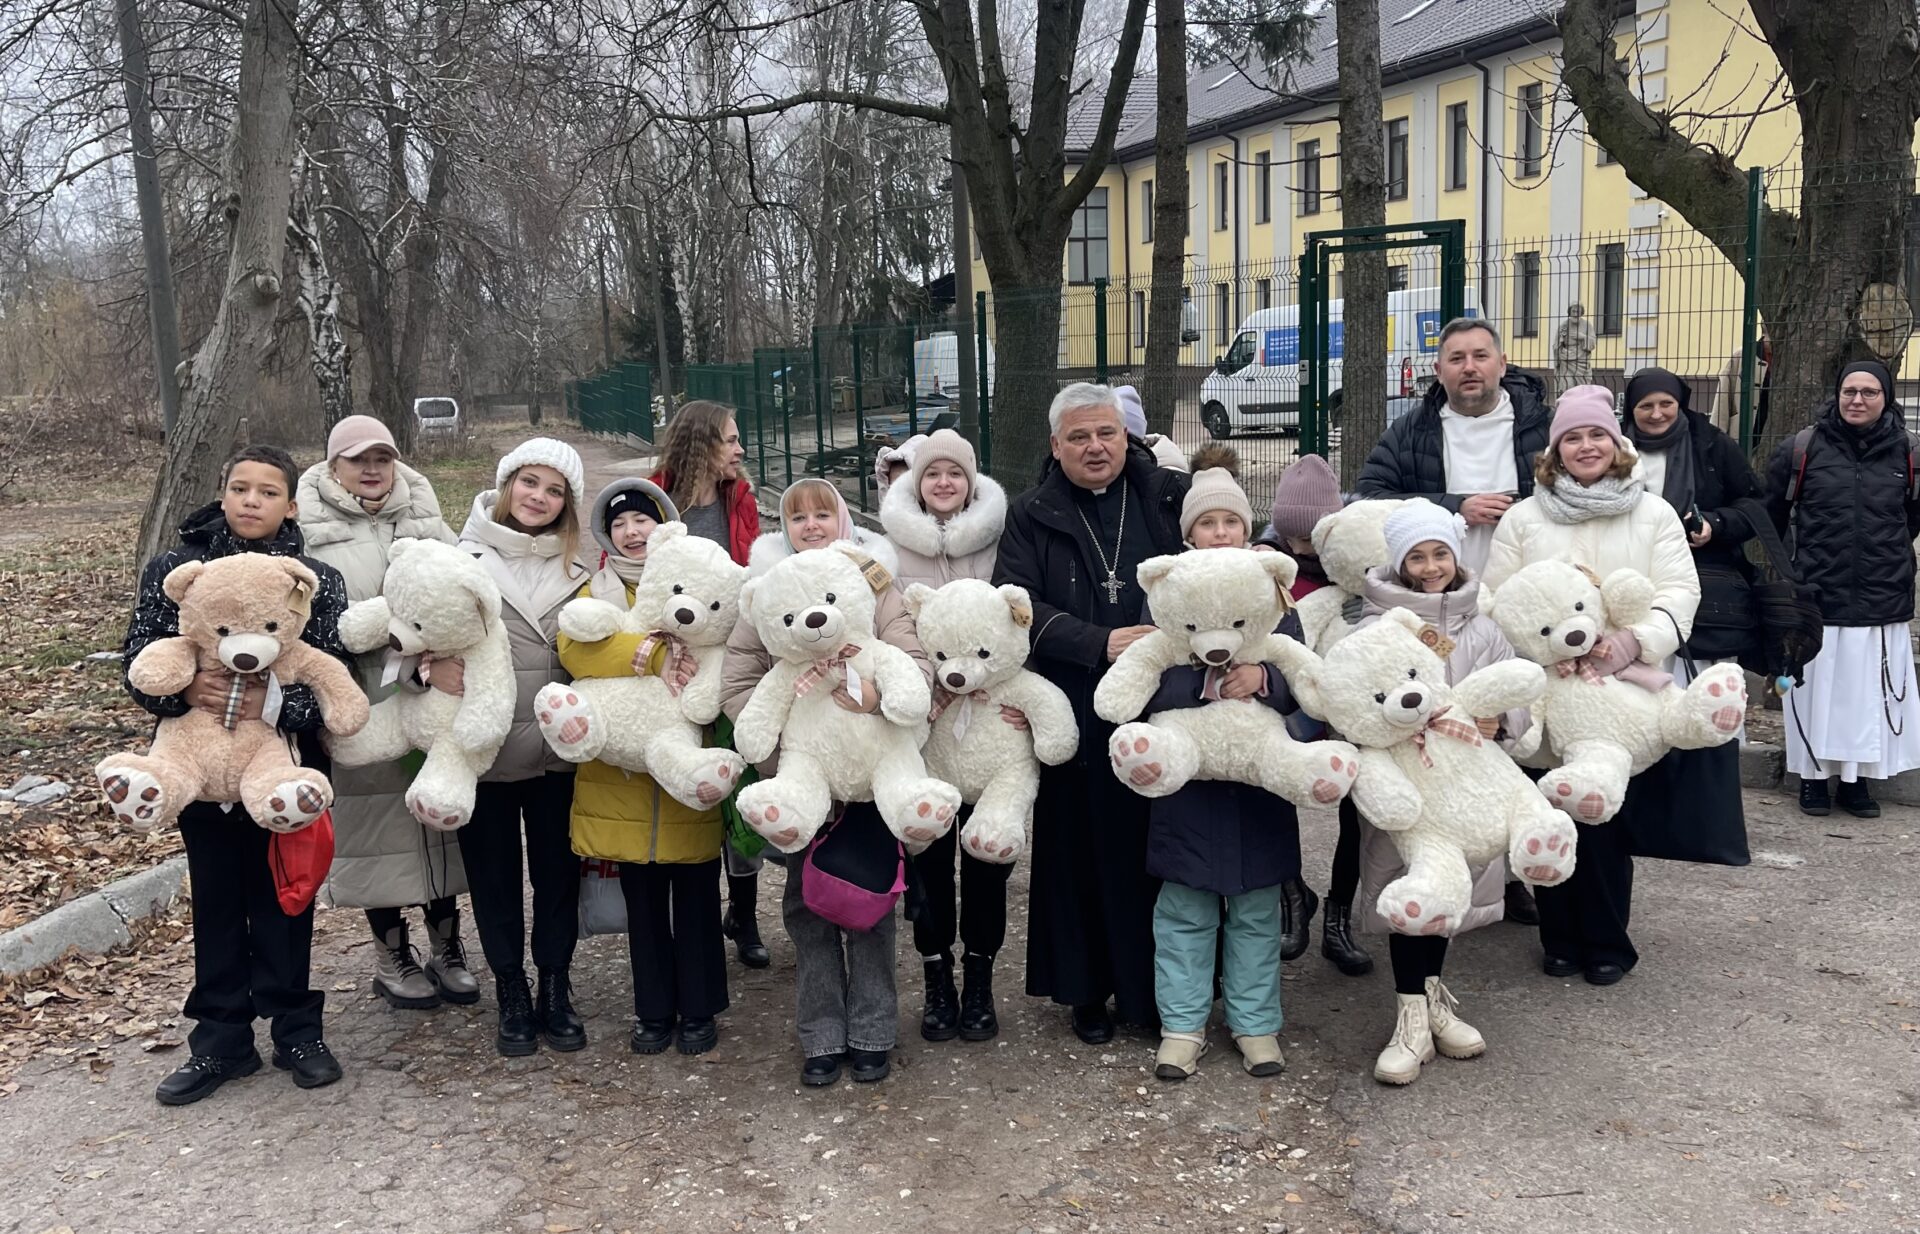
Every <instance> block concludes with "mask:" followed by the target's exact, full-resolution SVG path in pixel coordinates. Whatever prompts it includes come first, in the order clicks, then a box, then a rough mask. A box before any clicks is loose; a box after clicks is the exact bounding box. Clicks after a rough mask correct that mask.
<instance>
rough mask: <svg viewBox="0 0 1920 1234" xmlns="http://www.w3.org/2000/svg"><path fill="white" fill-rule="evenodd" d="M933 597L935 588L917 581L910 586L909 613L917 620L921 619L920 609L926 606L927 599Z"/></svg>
mask: <svg viewBox="0 0 1920 1234" xmlns="http://www.w3.org/2000/svg"><path fill="white" fill-rule="evenodd" d="M931 599H933V588H931V587H929V586H927V585H926V584H925V583H915V584H913V585H912V586H911V587H908V588H907V594H906V601H907V615H908V616H910V617H912V618H913V619H914V620H915V621H918V620H920V610H921V609H923V608H925V607H926V606H927V601H928V600H931Z"/></svg>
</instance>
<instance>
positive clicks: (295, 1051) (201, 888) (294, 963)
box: [123, 446, 348, 1105]
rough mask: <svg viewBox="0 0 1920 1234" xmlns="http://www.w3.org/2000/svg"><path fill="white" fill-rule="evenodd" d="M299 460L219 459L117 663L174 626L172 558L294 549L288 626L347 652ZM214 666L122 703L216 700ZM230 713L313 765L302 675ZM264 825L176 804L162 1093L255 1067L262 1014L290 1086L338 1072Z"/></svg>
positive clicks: (252, 453)
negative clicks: (308, 530)
mask: <svg viewBox="0 0 1920 1234" xmlns="http://www.w3.org/2000/svg"><path fill="white" fill-rule="evenodd" d="M299 474H300V473H299V471H298V469H297V468H296V467H295V465H294V461H293V459H292V457H291V456H289V455H288V454H287V452H286V451H284V450H281V449H278V448H277V447H273V446H250V447H248V448H246V449H243V450H241V451H239V452H238V453H236V454H235V455H234V456H233V457H232V458H230V459H228V460H227V463H226V466H225V467H223V468H222V469H221V493H220V500H219V501H217V502H213V503H212V504H209V505H207V506H203V507H202V508H200V509H198V510H195V511H194V512H193V513H192V514H190V515H188V516H187V518H186V520H185V521H184V522H183V523H181V525H180V543H179V544H178V545H177V546H176V547H174V548H171V549H168V550H167V551H166V552H164V553H162V554H160V555H159V556H158V557H155V558H154V559H153V560H152V561H150V562H148V563H147V565H146V568H145V569H144V570H142V571H141V574H140V593H139V597H138V599H137V600H136V601H135V605H134V610H133V620H132V621H131V622H130V623H129V624H128V626H127V637H126V642H125V644H124V647H123V651H124V655H125V663H126V664H128V665H131V664H132V663H133V658H134V657H135V656H137V655H139V654H140V650H141V649H142V648H143V647H145V646H146V645H147V644H149V643H151V642H153V641H155V640H156V639H162V638H171V637H173V636H174V635H176V634H178V633H179V632H180V610H179V608H178V607H177V606H176V605H175V604H174V602H173V601H172V600H171V599H169V598H168V597H167V594H166V592H165V590H163V588H162V586H161V584H162V583H163V582H164V581H165V579H166V577H167V574H168V572H169V571H171V570H172V569H173V568H174V567H175V566H178V565H181V564H182V563H184V562H188V561H211V560H214V559H216V558H220V557H230V556H232V555H233V554H235V553H270V554H273V555H274V556H281V557H299V558H300V560H301V562H303V563H304V564H305V565H306V566H307V567H308V568H309V569H311V570H312V571H313V572H314V574H315V576H316V577H318V579H319V580H320V586H319V588H318V590H316V591H315V593H314V596H313V609H312V615H311V616H310V617H309V618H308V620H307V627H306V630H305V632H304V633H303V634H302V635H301V639H302V640H303V641H304V642H306V643H309V644H311V645H312V646H314V647H317V648H319V649H320V650H321V651H324V652H327V653H328V654H330V655H334V656H337V657H339V659H340V660H341V661H342V662H343V663H346V662H348V656H347V650H346V648H345V647H344V646H342V645H341V642H340V630H339V623H340V614H341V613H342V612H343V611H344V610H345V609H346V606H347V589H346V584H345V582H344V581H342V579H341V577H340V573H339V571H337V570H335V569H333V568H332V567H331V566H327V565H322V564H321V563H320V562H317V561H314V560H313V559H311V558H309V557H304V556H301V549H302V548H303V547H304V543H303V541H302V539H301V536H300V524H299V523H297V522H296V521H294V520H295V515H296V513H297V511H296V509H295V506H294V500H293V494H294V486H295V485H296V484H297V483H298V480H299ZM229 684H230V682H229V678H228V675H227V674H226V673H224V672H219V671H204V670H203V671H202V672H201V673H199V674H198V675H197V676H196V677H195V678H194V679H193V683H192V684H191V685H189V686H188V687H187V688H186V689H185V690H184V691H182V692H181V693H179V694H173V695H166V696H161V697H156V696H154V695H149V694H143V693H141V692H140V691H138V690H136V689H134V688H133V686H132V685H130V684H129V685H128V686H127V693H128V694H130V695H131V696H132V697H133V700H134V701H135V702H136V703H139V704H140V705H141V706H142V707H144V708H146V709H147V710H148V711H150V712H152V713H153V714H154V715H155V716H158V717H160V718H162V719H165V718H167V717H171V716H182V715H185V714H187V712H188V711H189V710H191V709H193V708H195V707H198V708H201V709H202V710H205V711H211V712H212V713H213V714H215V715H221V714H223V713H224V711H225V708H226V705H227V692H228V686H229ZM240 715H241V717H242V718H244V719H262V718H265V719H267V720H269V721H270V722H272V723H273V724H274V725H275V726H276V727H278V728H279V730H280V731H281V732H282V733H283V734H285V735H286V736H287V737H288V739H289V740H292V741H295V742H297V743H298V746H299V750H300V761H301V762H302V763H303V764H305V765H308V766H316V765H317V766H319V767H320V768H321V769H322V770H325V768H326V758H325V754H324V753H323V752H322V751H321V749H320V745H319V741H318V734H319V731H320V728H321V721H320V708H319V705H318V704H317V703H316V702H315V700H314V697H313V693H312V691H311V690H309V689H308V688H307V687H306V686H299V685H293V686H287V687H286V688H285V689H284V690H282V689H280V688H278V687H277V686H273V685H271V683H270V682H255V683H252V684H250V685H248V686H247V688H246V692H245V694H244V695H243V697H242V702H241V710H240ZM269 836H270V833H269V832H267V830H266V829H265V828H263V827H260V826H259V825H257V824H256V823H255V822H254V821H253V819H252V818H250V817H249V816H248V815H247V812H246V811H245V809H243V808H241V807H240V806H237V805H221V804H219V803H215V802H210V801H196V802H193V803H192V804H191V805H189V806H187V807H186V809H185V810H183V811H181V814H180V838H181V840H182V842H183V843H184V844H185V845H186V849H187V871H188V875H189V877H190V879H191V881H192V891H193V921H194V930H193V978H194V979H193V990H192V992H191V993H189V994H188V995H187V1004H186V1014H187V1015H188V1016H189V1017H191V1018H192V1019H194V1020H196V1021H198V1023H196V1025H195V1026H194V1029H193V1032H192V1033H191V1034H189V1037H188V1044H189V1046H190V1048H191V1049H192V1052H193V1053H192V1057H190V1058H188V1059H187V1061H186V1062H185V1063H183V1064H181V1066H180V1067H179V1069H178V1070H176V1071H174V1072H173V1074H171V1075H169V1076H168V1077H167V1078H166V1079H164V1080H162V1081H161V1082H160V1086H159V1088H158V1090H157V1091H156V1092H155V1094H154V1095H155V1096H156V1097H157V1098H159V1100H160V1102H161V1104H163V1105H187V1104H189V1103H191V1102H195V1101H198V1100H200V1099H201V1098H202V1097H205V1096H208V1095H210V1094H211V1093H212V1092H213V1091H214V1090H215V1089H217V1088H219V1087H220V1086H221V1085H222V1084H224V1083H226V1082H227V1081H228V1080H233V1079H238V1078H240V1077H241V1076H246V1075H252V1074H253V1073H254V1072H256V1071H258V1070H260V1054H259V1051H258V1050H256V1049H255V1048H254V1043H253V1021H254V1020H255V1019H256V1018H265V1019H268V1020H270V1021H271V1023H272V1034H273V1064H274V1066H276V1067H279V1068H282V1069H284V1070H289V1071H292V1072H293V1080H294V1083H295V1084H298V1085H299V1086H300V1087H302V1088H318V1087H320V1086H321V1085H324V1084H331V1083H333V1082H334V1081H335V1080H338V1079H339V1078H340V1064H339V1063H338V1062H336V1061H335V1060H334V1057H333V1055H332V1053H331V1052H330V1051H328V1049H327V1045H326V1042H325V1041H323V1040H321V1033H320V1010H321V1005H322V1002H323V999H324V996H323V995H322V994H321V993H320V992H319V991H317V990H313V989H310V988H308V967H309V963H310V960H311V955H312V948H313V906H312V905H311V904H309V905H308V906H307V908H306V911H304V912H302V913H300V914H299V915H298V916H293V917H290V916H288V915H287V914H286V913H285V912H284V911H282V909H281V907H280V901H279V897H278V895H277V894H276V892H275V889H274V878H273V871H272V869H271V868H270V866H269V864H268V855H267V844H268V839H269Z"/></svg>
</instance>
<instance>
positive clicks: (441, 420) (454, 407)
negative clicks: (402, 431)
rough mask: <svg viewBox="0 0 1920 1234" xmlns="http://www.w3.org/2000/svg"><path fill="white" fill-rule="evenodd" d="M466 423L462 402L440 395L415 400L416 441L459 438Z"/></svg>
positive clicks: (414, 422)
mask: <svg viewBox="0 0 1920 1234" xmlns="http://www.w3.org/2000/svg"><path fill="white" fill-rule="evenodd" d="M465 428H466V424H465V421H464V419H463V418H462V417H461V415H460V404H459V403H457V402H455V401H454V400H452V399H450V398H443V397H440V396H438V395H435V396H432V397H428V398H417V399H415V400H413V436H414V440H416V441H433V440H438V439H443V438H458V437H459V436H460V435H461V433H462V432H464V431H465Z"/></svg>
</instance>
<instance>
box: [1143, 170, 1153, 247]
mask: <svg viewBox="0 0 1920 1234" xmlns="http://www.w3.org/2000/svg"><path fill="white" fill-rule="evenodd" d="M1140 242H1141V243H1142V244H1152V243H1153V181H1151V180H1142V181H1141V182H1140Z"/></svg>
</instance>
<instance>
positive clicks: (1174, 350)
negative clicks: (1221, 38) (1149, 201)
mask: <svg viewBox="0 0 1920 1234" xmlns="http://www.w3.org/2000/svg"><path fill="white" fill-rule="evenodd" d="M1153 38H1154V50H1153V56H1154V73H1155V78H1154V97H1155V101H1156V104H1157V106H1156V109H1155V110H1156V114H1155V117H1154V132H1153V284H1152V291H1151V293H1150V294H1151V296H1152V299H1151V300H1150V301H1149V303H1148V305H1147V391H1146V394H1147V397H1146V412H1147V426H1148V427H1149V428H1151V429H1152V430H1153V431H1154V432H1156V433H1170V432H1172V431H1173V418H1174V412H1175V410H1176V408H1177V406H1178V403H1179V374H1180V316H1181V314H1180V306H1181V294H1180V292H1181V286H1182V284H1183V282H1184V281H1185V274H1186V267H1187V208H1188V207H1187V20H1186V11H1185V7H1184V6H1183V5H1182V4H1181V3H1179V0H1159V3H1157V4H1156V5H1155V6H1154V11H1153Z"/></svg>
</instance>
